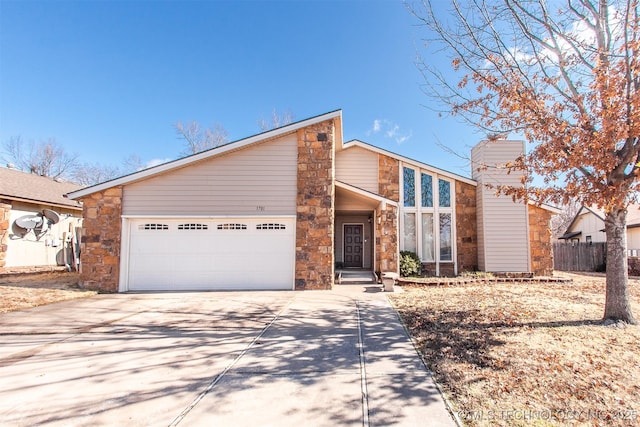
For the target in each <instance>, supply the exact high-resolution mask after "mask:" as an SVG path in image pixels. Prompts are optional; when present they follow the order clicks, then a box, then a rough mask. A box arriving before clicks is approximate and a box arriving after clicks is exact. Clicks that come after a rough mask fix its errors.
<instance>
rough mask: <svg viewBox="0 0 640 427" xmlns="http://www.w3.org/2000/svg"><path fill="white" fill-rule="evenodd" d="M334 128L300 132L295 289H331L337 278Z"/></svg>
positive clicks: (315, 127) (322, 126)
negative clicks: (335, 264)
mask: <svg viewBox="0 0 640 427" xmlns="http://www.w3.org/2000/svg"><path fill="white" fill-rule="evenodd" d="M334 144H335V125H334V122H333V120H328V121H325V122H322V123H318V124H315V125H312V126H308V127H306V128H304V129H300V130H298V195H297V202H296V271H295V289H296V290H308V289H331V286H332V284H333V278H334V277H333V276H334V271H335V270H334V268H335V266H334V251H333V244H334V216H335V187H334V169H335V168H334V164H335V161H334Z"/></svg>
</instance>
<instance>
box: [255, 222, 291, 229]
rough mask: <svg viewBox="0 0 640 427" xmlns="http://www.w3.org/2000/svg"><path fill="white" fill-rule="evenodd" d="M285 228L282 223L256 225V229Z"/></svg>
mask: <svg viewBox="0 0 640 427" xmlns="http://www.w3.org/2000/svg"><path fill="white" fill-rule="evenodd" d="M286 228H287V226H286V225H284V224H273V223H267V224H258V225H256V230H284V229H286Z"/></svg>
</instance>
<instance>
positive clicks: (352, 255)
mask: <svg viewBox="0 0 640 427" xmlns="http://www.w3.org/2000/svg"><path fill="white" fill-rule="evenodd" d="M362 230H363V227H362V224H352V225H348V224H345V226H344V266H345V267H358V268H362V247H363V242H364V239H363V237H362V236H363V233H362Z"/></svg>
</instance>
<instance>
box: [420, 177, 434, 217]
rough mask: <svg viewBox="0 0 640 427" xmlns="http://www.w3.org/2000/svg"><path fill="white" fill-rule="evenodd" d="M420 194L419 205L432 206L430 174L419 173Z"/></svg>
mask: <svg viewBox="0 0 640 427" xmlns="http://www.w3.org/2000/svg"><path fill="white" fill-rule="evenodd" d="M420 194H421V196H422V197H421V198H422V204H421V206H422V207H423V208H432V207H433V179H432V178H431V175H427V174H426V173H423V174H421V178H420Z"/></svg>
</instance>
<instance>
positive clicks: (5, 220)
mask: <svg viewBox="0 0 640 427" xmlns="http://www.w3.org/2000/svg"><path fill="white" fill-rule="evenodd" d="M10 214H11V201H10V200H2V199H0V273H2V272H4V267H5V265H6V260H7V246H8V242H9V232H10V231H11V227H10V224H9V218H10Z"/></svg>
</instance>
